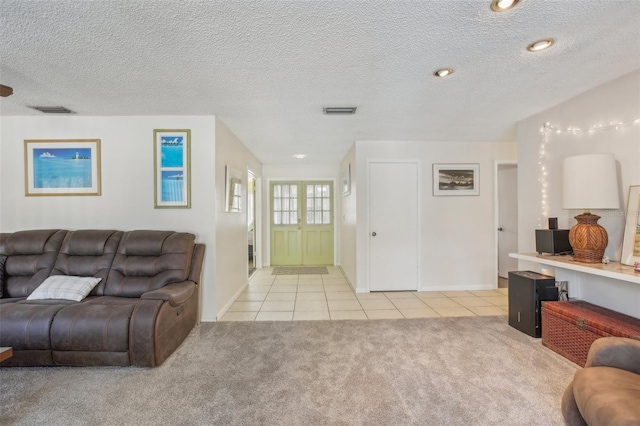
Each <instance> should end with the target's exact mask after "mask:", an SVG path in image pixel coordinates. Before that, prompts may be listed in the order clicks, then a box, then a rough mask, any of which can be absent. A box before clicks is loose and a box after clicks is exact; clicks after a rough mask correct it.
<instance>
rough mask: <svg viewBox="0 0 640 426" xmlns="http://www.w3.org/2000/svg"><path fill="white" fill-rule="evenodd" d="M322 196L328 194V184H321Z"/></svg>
mask: <svg viewBox="0 0 640 426" xmlns="http://www.w3.org/2000/svg"><path fill="white" fill-rule="evenodd" d="M322 196H323V197H328V196H329V185H322Z"/></svg>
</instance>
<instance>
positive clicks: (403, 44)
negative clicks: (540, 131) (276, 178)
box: [0, 0, 640, 164]
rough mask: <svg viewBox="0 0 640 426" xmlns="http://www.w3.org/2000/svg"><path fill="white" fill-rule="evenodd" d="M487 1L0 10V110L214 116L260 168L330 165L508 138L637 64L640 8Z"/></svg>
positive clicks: (584, 0) (60, 4) (594, 2)
mask: <svg viewBox="0 0 640 426" xmlns="http://www.w3.org/2000/svg"><path fill="white" fill-rule="evenodd" d="M489 4H490V0H457V1H453V0H450V1H440V0H431V1H428V0H422V1H420V0H400V1H390V0H368V1H352V0H340V1H328V0H322V1H302V0H297V1H276V0H271V1H270V0H262V1H221V0H218V1H204V0H201V1H165V0H147V1H139V0H138V1H136V0H112V1H76V0H56V1H53V0H45V1H25V0H20V1H13V0H0V17H1V20H0V71H1V74H0V83H2V84H5V85H8V86H11V87H13V88H14V95H13V96H11V97H9V98H3V99H2V100H1V101H0V108H1V111H0V112H1V114H2V115H39V114H42V113H40V112H37V111H34V110H32V109H29V108H27V107H26V106H27V105H44V106H58V105H61V106H65V107H67V108H69V109H71V110H73V111H75V112H76V113H77V114H78V115H208V114H212V115H216V116H219V117H220V118H221V119H222V121H223V122H225V123H226V124H227V125H228V126H229V127H230V128H231V130H232V131H233V132H234V133H235V134H236V135H237V136H238V137H239V138H240V139H241V140H242V141H243V142H244V143H245V144H246V145H247V146H248V147H249V148H250V149H251V150H252V151H253V152H254V153H255V154H256V155H257V156H258V157H259V158H260V159H261V160H262V161H263V162H264V163H266V164H273V163H290V162H302V163H305V162H306V163H335V162H337V161H339V160H340V159H341V158H342V157H343V156H344V155H345V154H346V152H347V150H348V149H349V147H350V146H351V145H352V144H353V142H354V141H355V140H419V141H512V140H514V139H515V123H516V122H517V121H518V120H521V119H523V118H526V117H528V116H530V115H532V114H534V113H536V112H539V111H541V110H543V109H546V108H548V107H550V106H552V105H555V104H557V103H559V102H561V101H563V100H565V99H568V98H570V97H572V96H574V95H576V94H578V93H581V92H583V91H585V90H588V89H590V88H592V87H595V86H597V85H599V84H601V83H604V82H606V81H609V80H612V79H614V78H616V77H619V76H621V75H624V74H627V73H629V72H631V71H633V70H635V69H638V68H640V0H618V1H616V0H608V1H603V0H602V1H601V0H556V1H551V0H550V1H545V0H522V1H521V2H520V4H519V5H518V6H517V7H516V8H514V9H512V10H510V11H508V12H503V13H495V12H492V11H491V10H490V7H489ZM545 37H553V38H555V39H556V44H555V45H554V46H553V47H552V48H551V49H549V50H547V51H543V52H538V53H530V52H528V51H526V49H525V48H526V46H527V45H528V44H529V43H530V42H532V41H535V40H537V39H541V38H545ZM444 66H448V67H452V68H454V69H455V73H454V74H452V75H451V76H450V77H447V78H444V79H442V78H441V79H437V78H435V77H433V76H432V73H433V71H434V70H436V69H438V68H440V67H444ZM323 106H357V107H358V111H357V113H356V114H355V115H354V116H346V117H345V116H338V117H336V116H326V115H323V114H322V107H323ZM296 153H305V154H307V155H308V156H309V157H308V158H307V159H305V160H302V161H300V160H294V159H292V158H291V155H292V154H296Z"/></svg>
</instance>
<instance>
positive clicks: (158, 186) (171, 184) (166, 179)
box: [153, 129, 191, 209]
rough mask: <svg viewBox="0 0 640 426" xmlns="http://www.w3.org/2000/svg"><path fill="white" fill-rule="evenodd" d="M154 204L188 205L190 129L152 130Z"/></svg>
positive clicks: (189, 189) (157, 205)
mask: <svg viewBox="0 0 640 426" xmlns="http://www.w3.org/2000/svg"><path fill="white" fill-rule="evenodd" d="M153 165H154V167H153V171H154V174H155V181H154V183H155V185H154V189H155V196H154V198H155V207H156V208H187V209H188V208H191V130H188V129H186V130H185V129H180V130H164V129H160V130H158V129H156V130H154V131H153Z"/></svg>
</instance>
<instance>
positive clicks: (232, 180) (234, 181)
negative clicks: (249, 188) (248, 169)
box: [224, 164, 242, 213]
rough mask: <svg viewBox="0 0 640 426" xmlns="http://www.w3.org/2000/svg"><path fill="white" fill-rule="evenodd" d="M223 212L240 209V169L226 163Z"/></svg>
mask: <svg viewBox="0 0 640 426" xmlns="http://www.w3.org/2000/svg"><path fill="white" fill-rule="evenodd" d="M224 180H225V209H224V211H225V212H228V213H239V212H241V211H242V174H241V173H240V170H238V169H236V168H235V167H233V166H230V165H229V164H227V165H226V166H225V175H224Z"/></svg>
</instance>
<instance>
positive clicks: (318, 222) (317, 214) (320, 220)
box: [315, 212, 322, 225]
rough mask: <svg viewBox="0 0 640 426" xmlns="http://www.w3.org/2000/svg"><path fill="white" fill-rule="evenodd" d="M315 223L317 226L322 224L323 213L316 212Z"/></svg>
mask: <svg viewBox="0 0 640 426" xmlns="http://www.w3.org/2000/svg"><path fill="white" fill-rule="evenodd" d="M315 222H316V225H319V224H321V223H322V212H316V217H315Z"/></svg>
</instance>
